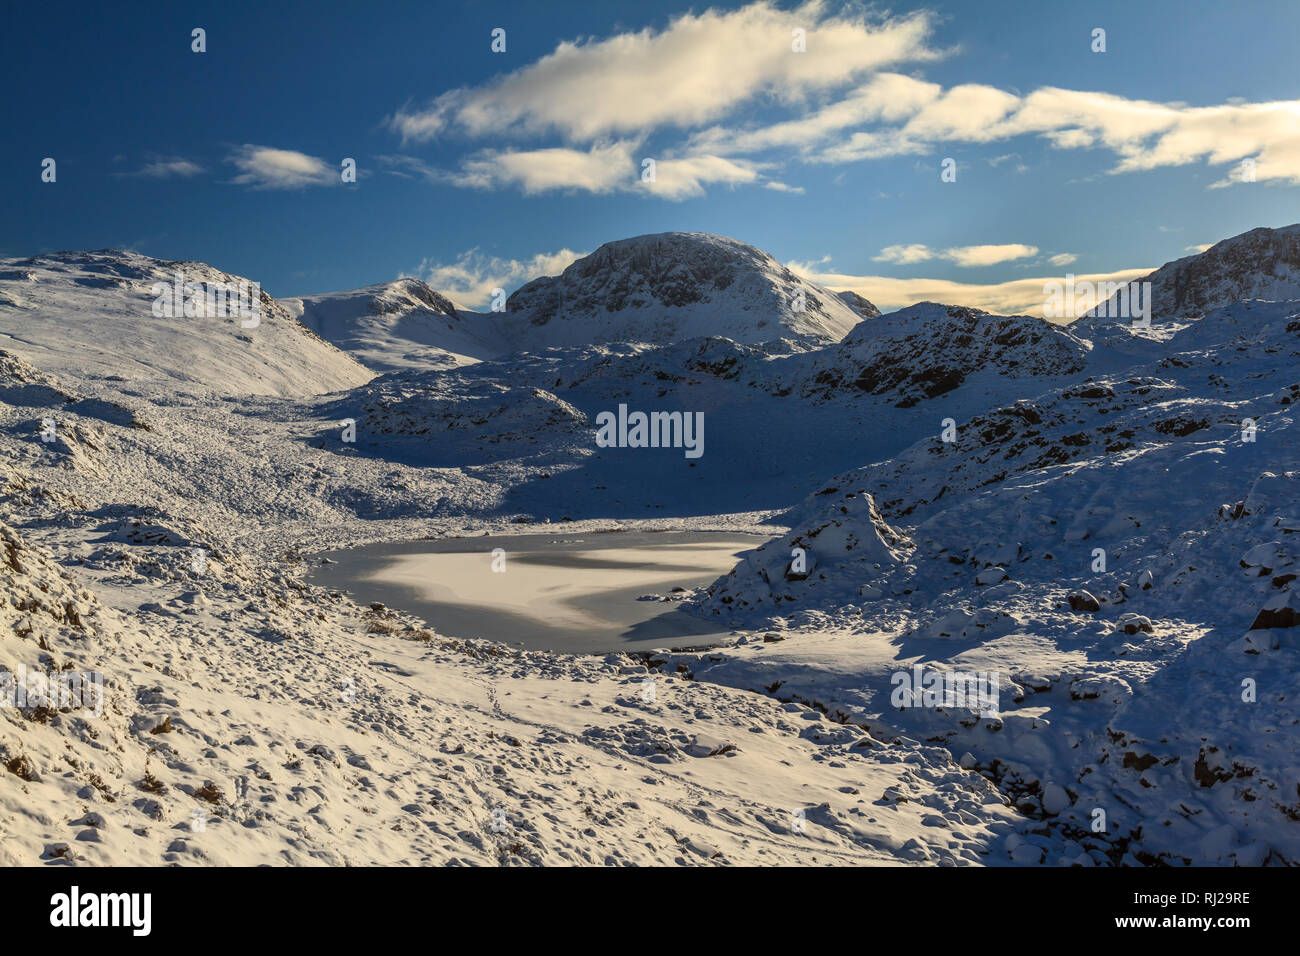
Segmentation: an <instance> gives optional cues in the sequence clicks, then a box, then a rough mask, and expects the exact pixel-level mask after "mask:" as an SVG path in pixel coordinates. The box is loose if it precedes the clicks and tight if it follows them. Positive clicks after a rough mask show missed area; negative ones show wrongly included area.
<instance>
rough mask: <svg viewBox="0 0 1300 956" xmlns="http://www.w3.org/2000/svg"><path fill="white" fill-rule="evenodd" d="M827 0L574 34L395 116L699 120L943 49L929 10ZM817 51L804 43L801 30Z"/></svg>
mask: <svg viewBox="0 0 1300 956" xmlns="http://www.w3.org/2000/svg"><path fill="white" fill-rule="evenodd" d="M830 6H831V5H830V3H828V2H826V0H809V2H806V3H804V4H803V5H801V6H799V7H795V8H793V9H790V10H781V9H778V8H777V7H776V6H775V5H773V4H772V3H769V2H765V0H764V2H758V3H751V4H749V5H747V6H744V7H741V8H739V9H736V10H725V11H724V10H706V11H705V12H703V13H700V14H694V13H687V14H683V15H681V16H678V17H676V18H675V19H673V20H672V21H671V22H670V23H669V24H668V26H667V27H665V28H664V29H663V30H659V31H656V30H651V29H649V28H646V29H642V30H639V31H637V32H634V33H621V34H617V35H614V36H611V37H608V38H605V39H599V40H597V39H586V40H578V41H572V42H563V43H561V44H559V45H558V46H557V47H556V48H555V50H554V51H553V52H552V53H550V54H548V55H547V56H544V57H542V58H541V59H540V60H538V61H536V62H535V63H532V64H530V65H528V66H525V67H522V68H520V69H518V70H515V71H513V72H511V73H507V74H505V75H504V76H502V77H499V78H498V79H496V80H494V81H492V82H490V83H488V84H486V85H483V86H478V87H463V88H460V89H456V90H452V91H450V92H448V93H445V94H443V95H442V96H439V97H438V98H437V99H435V100H434V101H433V102H432V103H430V104H429V105H428V106H427V107H424V108H419V109H409V108H403V109H401V110H399V111H398V112H397V113H396V114H395V115H394V116H392V117H391V118H390V119H389V124H390V126H391V127H392V128H393V129H394V130H396V131H397V132H399V133H401V135H402V138H403V140H404V141H411V140H426V139H430V138H433V137H435V136H438V135H440V134H443V133H445V132H447V131H456V132H460V133H464V134H467V135H469V136H474V137H480V136H486V135H501V134H507V133H531V134H537V133H547V132H558V133H560V134H562V135H564V136H566V137H568V138H569V139H571V140H577V141H590V140H594V139H597V138H599V137H602V136H609V135H626V134H630V133H636V134H641V133H644V132H646V131H648V130H652V129H656V128H661V127H676V128H684V129H689V128H692V127H695V126H698V125H700V124H703V123H708V122H711V121H713V120H715V119H717V118H719V117H721V116H723V115H725V114H726V113H728V112H729V111H731V110H733V109H734V108H736V107H737V106H739V105H741V104H744V103H747V102H750V101H752V100H754V99H756V98H758V97H760V96H763V95H767V96H772V97H776V98H778V99H781V100H783V101H786V102H799V101H802V100H803V99H804V98H805V97H807V96H809V95H812V94H817V93H820V92H823V91H827V90H831V89H836V88H841V87H843V86H844V85H846V84H848V83H852V82H854V81H855V80H856V79H858V78H861V77H864V76H866V75H867V74H869V73H872V72H874V71H877V70H879V69H881V68H882V67H885V66H889V65H891V64H899V63H904V62H916V61H922V60H928V59H933V58H934V57H935V56H936V54H935V53H934V52H933V51H931V50H930V49H929V48H928V46H927V40H928V38H929V34H930V30H931V18H930V15H929V14H926V13H917V14H913V15H910V16H907V17H904V18H896V19H875V18H869V17H868V16H867V15H866V14H861V13H858V14H853V13H848V12H844V13H838V14H832V13H830ZM795 29H802V30H804V31H806V38H807V39H806V42H807V52H805V53H795V52H792V48H791V46H792V31H793V30H795Z"/></svg>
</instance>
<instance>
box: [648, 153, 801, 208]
mask: <svg viewBox="0 0 1300 956" xmlns="http://www.w3.org/2000/svg"><path fill="white" fill-rule="evenodd" d="M758 178H759V174H758V170H757V169H755V168H754V166H753V164H752V163H742V162H735V161H732V160H730V159H724V158H722V157H721V156H689V157H686V158H683V159H660V160H657V161H656V162H655V178H654V181H653V182H644V181H642V180H641V179H639V178H638V179H637V185H638V186H640V187H641V188H643V189H644V190H646V191H647V192H650V193H653V194H654V195H656V196H661V197H663V198H665V199H686V198H687V197H690V196H703V195H704V185H705V184H706V183H726V184H729V185H733V186H734V185H737V184H739V183H752V182H757V181H758ZM768 185H769V186H772V185H773V184H771V183H769V184H768ZM781 185H782V184H775V187H774V188H778V189H779V188H781ZM787 188H788V187H787Z"/></svg>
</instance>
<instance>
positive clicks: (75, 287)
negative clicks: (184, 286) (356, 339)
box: [0, 250, 372, 395]
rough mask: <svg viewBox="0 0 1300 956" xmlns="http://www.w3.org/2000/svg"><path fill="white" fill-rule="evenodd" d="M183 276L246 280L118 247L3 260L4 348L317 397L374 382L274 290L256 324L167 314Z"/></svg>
mask: <svg viewBox="0 0 1300 956" xmlns="http://www.w3.org/2000/svg"><path fill="white" fill-rule="evenodd" d="M178 274H180V275H181V276H182V277H183V279H182V282H183V283H204V284H205V285H212V286H217V285H220V286H222V287H223V288H224V287H230V288H237V287H238V285H239V283H240V282H241V281H247V280H244V279H242V277H240V276H233V275H230V274H229V273H225V272H221V271H220V270H218V269H214V268H213V267H212V266H209V265H206V264H204V263H201V262H166V261H163V260H160V259H153V258H150V257H149V256H143V255H139V254H137V253H132V252H118V251H115V250H104V251H100V252H85V253H80V252H77V253H58V254H55V255H48V256H36V257H34V258H30V259H6V260H0V347H3V348H6V349H9V350H11V351H15V352H17V353H19V354H21V355H22V356H23V357H25V358H26V359H28V360H29V361H31V362H33V363H34V364H36V365H38V366H40V367H41V368H42V369H45V370H46V371H51V372H55V373H60V372H64V371H75V372H78V373H84V372H91V373H95V374H98V375H102V376H108V375H118V376H121V377H123V378H125V379H128V380H131V381H142V382H151V383H155V384H165V385H166V386H167V387H170V388H181V389H185V388H194V387H196V386H197V387H199V388H201V389H202V388H207V389H213V390H215V391H217V392H220V393H223V394H231V395H248V394H253V395H310V394H316V393H320V392H331V391H336V390H338V389H342V388H350V387H352V386H354V385H359V384H361V383H362V382H365V381H367V380H369V379H370V378H371V377H372V375H371V373H370V372H368V371H367V370H366V369H365V368H364V367H362V366H361V365H359V364H358V363H357V362H356V360H354V359H353V358H352V357H350V356H348V355H347V354H345V353H343V352H340V351H339V350H338V349H336V348H335V347H334V346H332V345H330V344H328V343H327V342H324V341H323V340H321V339H320V338H319V337H318V336H317V335H315V334H314V333H312V332H310V331H309V330H308V329H306V328H305V327H304V326H303V325H302V324H301V323H299V322H298V321H297V320H296V319H294V318H293V317H292V316H291V315H290V314H289V313H288V312H287V311H286V310H285V309H284V308H283V307H281V306H280V304H279V303H277V302H276V301H275V300H274V299H272V298H271V297H270V296H269V295H267V294H266V293H265V292H262V293H261V295H260V302H259V310H260V311H259V314H258V315H257V317H256V320H257V324H256V326H255V327H248V326H246V325H245V323H246V322H247V323H252V322H253V321H254V318H253V317H248V318H243V317H241V316H239V315H238V314H235V315H229V314H223V315H220V316H210V317H194V316H189V317H187V316H185V315H180V316H179V317H175V318H168V317H164V316H158V315H156V314H155V310H154V305H155V302H156V300H157V299H158V294H157V293H155V292H154V291H153V290H154V287H155V285H156V284H172V285H174V284H175V279H176V276H177V275H178ZM248 289H249V292H248V300H249V302H250V311H252V307H251V301H252V298H253V292H252V289H251V287H248Z"/></svg>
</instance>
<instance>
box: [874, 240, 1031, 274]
mask: <svg viewBox="0 0 1300 956" xmlns="http://www.w3.org/2000/svg"><path fill="white" fill-rule="evenodd" d="M1036 255H1038V247H1037V246H1026V245H1022V244H1021V243H1011V244H1007V245H1000V246H998V245H980V246H953V247H951V248H949V249H931V248H930V247H929V246H926V245H922V244H920V243H914V244H912V245H905V246H886V247H885V248H884V249H881V250H880V255H878V256H876V257H875V261H876V262H892V263H893V264H894V265H903V266H906V265H912V264H914V263H917V262H927V261H929V260H930V259H947V260H948V261H949V262H953V263H955V264H957V265H958V266H961V267H962V268H964V269H973V268H979V267H981V266H993V265H997V264H998V263H1001V262H1011V261H1012V260H1014V259H1025V258H1028V257H1029V256H1036Z"/></svg>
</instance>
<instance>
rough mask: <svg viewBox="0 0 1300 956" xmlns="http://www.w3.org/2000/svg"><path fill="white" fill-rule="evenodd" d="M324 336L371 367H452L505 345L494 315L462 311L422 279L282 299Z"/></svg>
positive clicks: (473, 360) (308, 326) (497, 350)
mask: <svg viewBox="0 0 1300 956" xmlns="http://www.w3.org/2000/svg"><path fill="white" fill-rule="evenodd" d="M281 302H282V304H283V305H284V306H285V308H286V309H288V310H289V311H290V313H291V314H293V315H295V316H297V318H298V319H299V320H300V321H301V322H302V323H303V325H305V326H306V327H307V328H309V329H311V330H312V331H313V332H315V333H316V334H318V335H320V336H321V338H323V339H325V340H327V341H329V342H331V343H333V344H334V345H336V346H338V347H339V348H341V349H343V350H345V351H346V352H348V353H350V354H352V355H354V356H355V357H356V358H357V359H358V360H360V361H361V362H362V363H363V364H364V365H366V367H367V368H371V369H374V370H375V371H380V372H385V371H392V370H395V369H405V368H451V367H454V366H457V365H465V364H470V363H472V362H475V361H478V360H480V359H481V358H484V357H486V356H490V355H494V354H496V353H497V352H500V351H502V350H503V349H504V348H505V345H504V343H503V342H502V341H501V335H500V331H499V329H498V328H497V324H496V322H495V317H494V316H490V315H478V314H476V313H473V312H465V311H461V310H458V309H457V308H456V306H455V305H454V304H452V302H451V300H449V299H448V298H446V297H445V296H443V295H442V294H441V293H439V292H437V291H435V290H434V289H431V288H429V286H428V285H427V284H425V283H424V282H423V281H422V280H420V279H414V278H404V279H395V280H393V281H391V282H381V283H378V284H376V285H371V286H365V287H364V288H361V289H351V290H346V291H343V292H327V293H322V294H320V295H309V296H301V297H298V298H289V299H282V300H281Z"/></svg>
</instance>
